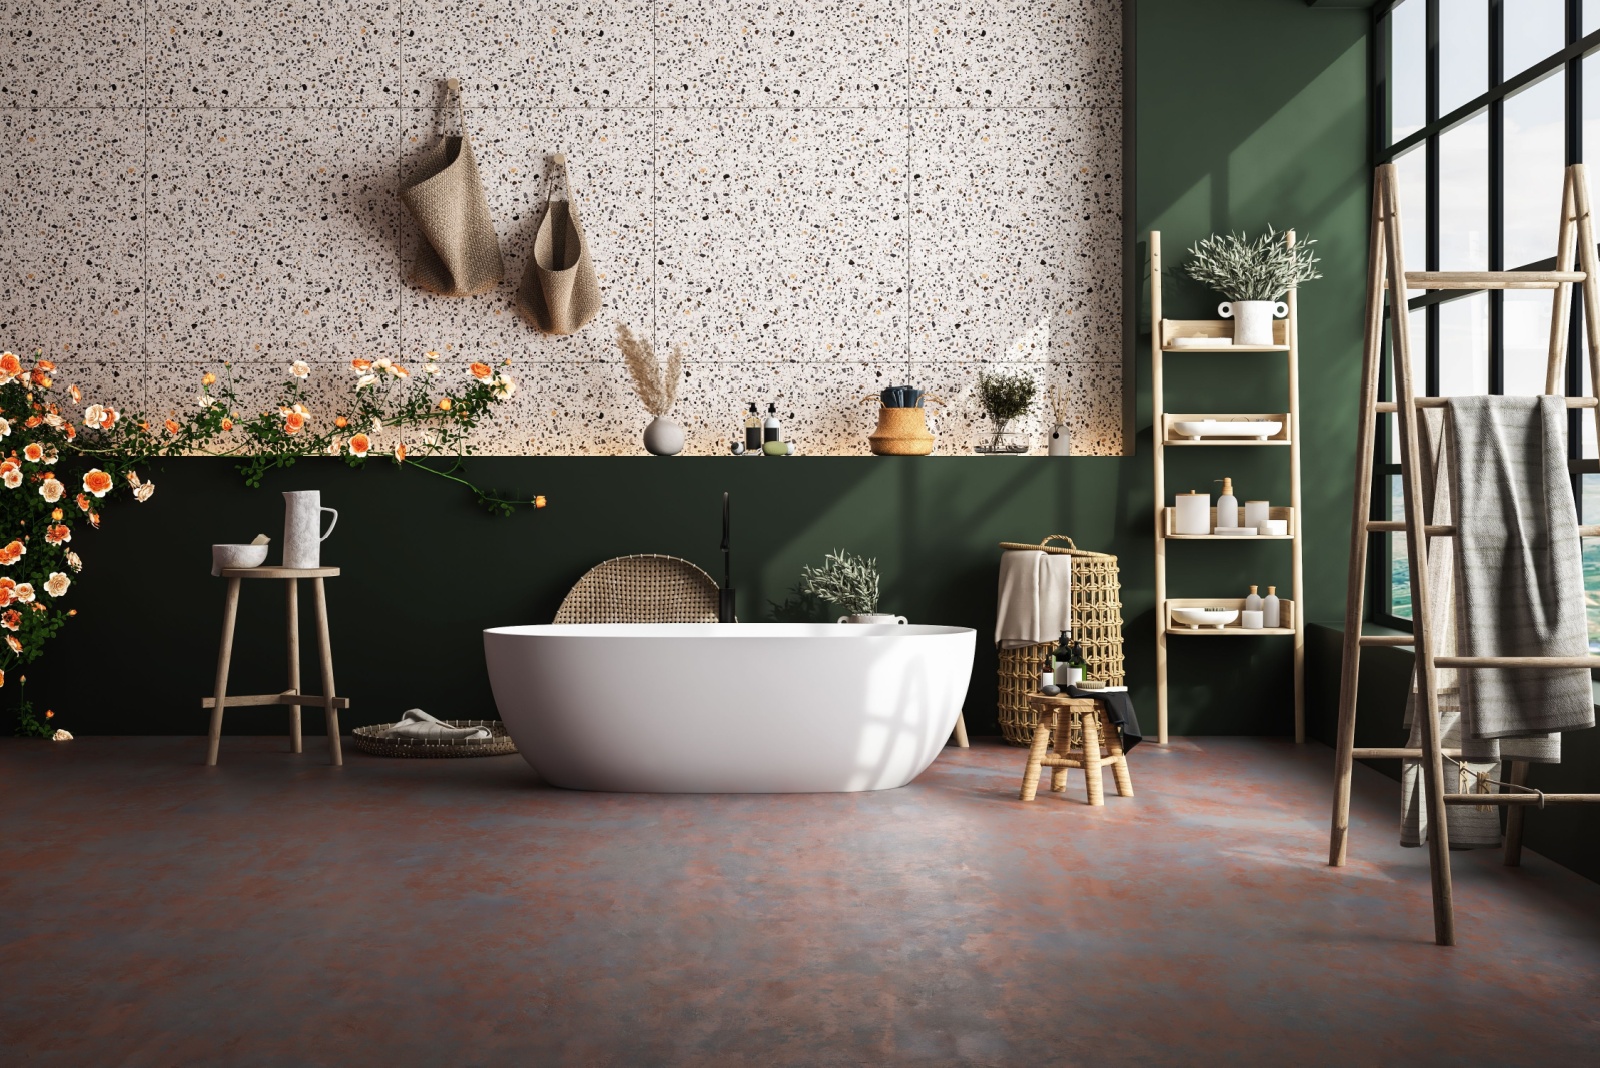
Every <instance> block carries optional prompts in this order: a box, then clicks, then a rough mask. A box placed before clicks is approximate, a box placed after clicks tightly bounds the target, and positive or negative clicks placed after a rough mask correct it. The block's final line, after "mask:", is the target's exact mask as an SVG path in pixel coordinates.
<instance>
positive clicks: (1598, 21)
mask: <svg viewBox="0 0 1600 1068" xmlns="http://www.w3.org/2000/svg"><path fill="white" fill-rule="evenodd" d="M1595 30H1600V0H1583V28H1582V29H1581V30H1580V31H1579V32H1580V33H1581V34H1582V35H1583V36H1585V37H1587V36H1589V35H1590V34H1591V33H1593V32H1594V31H1595Z"/></svg>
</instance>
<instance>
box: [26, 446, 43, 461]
mask: <svg viewBox="0 0 1600 1068" xmlns="http://www.w3.org/2000/svg"><path fill="white" fill-rule="evenodd" d="M22 458H23V459H24V460H28V461H30V462H32V463H38V462H39V461H40V460H43V459H44V446H43V445H40V444H39V443H38V442H37V441H30V442H28V444H26V445H24V446H23V447H22Z"/></svg>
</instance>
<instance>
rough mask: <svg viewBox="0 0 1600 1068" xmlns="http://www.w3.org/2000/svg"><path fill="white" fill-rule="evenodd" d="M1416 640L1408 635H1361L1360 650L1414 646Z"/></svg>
mask: <svg viewBox="0 0 1600 1068" xmlns="http://www.w3.org/2000/svg"><path fill="white" fill-rule="evenodd" d="M1416 641H1417V639H1415V638H1413V637H1412V636H1411V635H1409V634H1363V635H1361V639H1360V642H1361V648H1363V649H1372V648H1376V647H1381V646H1385V645H1415V644H1416Z"/></svg>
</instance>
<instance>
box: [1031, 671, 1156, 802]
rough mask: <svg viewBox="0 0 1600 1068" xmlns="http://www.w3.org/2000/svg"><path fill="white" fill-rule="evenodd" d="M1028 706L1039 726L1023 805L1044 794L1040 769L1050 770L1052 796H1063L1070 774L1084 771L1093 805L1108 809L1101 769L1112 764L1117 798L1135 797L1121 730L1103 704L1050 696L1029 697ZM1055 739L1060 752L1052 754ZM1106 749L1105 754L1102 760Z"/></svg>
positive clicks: (1088, 698) (1035, 733)
mask: <svg viewBox="0 0 1600 1068" xmlns="http://www.w3.org/2000/svg"><path fill="white" fill-rule="evenodd" d="M1028 704H1029V705H1031V706H1032V707H1033V708H1035V709H1037V710H1038V712H1039V725H1038V726H1037V727H1035V728H1034V730H1033V746H1032V747H1031V748H1030V749H1029V750H1028V763H1027V766H1026V767H1025V768H1024V769H1023V773H1022V793H1021V794H1020V797H1021V799H1022V800H1024V801H1032V800H1033V799H1034V797H1035V795H1037V794H1038V792H1039V773H1040V769H1041V768H1050V769H1052V770H1051V772H1050V792H1051V793H1057V794H1059V793H1063V792H1065V790H1066V788H1067V769H1068V768H1082V769H1083V776H1084V779H1085V780H1086V786H1087V788H1088V794H1089V804H1091V805H1103V804H1105V803H1106V802H1105V787H1104V784H1102V783H1101V781H1100V769H1101V768H1102V767H1103V766H1104V765H1106V764H1110V765H1111V771H1112V774H1113V775H1114V776H1115V778H1116V781H1117V796H1118V797H1132V796H1133V779H1132V778H1131V777H1129V775H1128V758H1127V757H1126V756H1124V755H1123V753H1122V731H1121V729H1120V728H1118V727H1117V725H1116V724H1114V723H1111V722H1110V721H1109V719H1108V718H1107V717H1106V716H1105V715H1104V713H1103V711H1102V707H1101V702H1100V701H1099V700H1098V699H1096V698H1093V697H1067V696H1066V695H1065V694H1063V695H1061V696H1059V697H1047V696H1046V695H1044V694H1042V693H1035V694H1030V695H1029V696H1028ZM1052 738H1054V739H1055V753H1054V754H1053V755H1051V754H1048V753H1047V750H1048V749H1049V748H1050V741H1051V739H1052ZM1102 744H1104V746H1105V748H1106V755H1105V756H1103V757H1102V756H1101V755H1100V747H1101V745H1102Z"/></svg>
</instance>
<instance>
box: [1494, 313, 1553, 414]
mask: <svg viewBox="0 0 1600 1068" xmlns="http://www.w3.org/2000/svg"><path fill="white" fill-rule="evenodd" d="M1552 299H1554V294H1553V293H1552V292H1551V291H1550V290H1548V289H1542V290H1541V289H1508V290H1506V295H1505V305H1504V317H1505V345H1506V348H1505V352H1506V366H1505V377H1506V393H1507V394H1508V395H1510V396H1514V397H1516V396H1527V395H1530V394H1534V393H1543V392H1544V373H1545V364H1546V363H1548V362H1549V357H1550V302H1551V300H1552Z"/></svg>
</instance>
